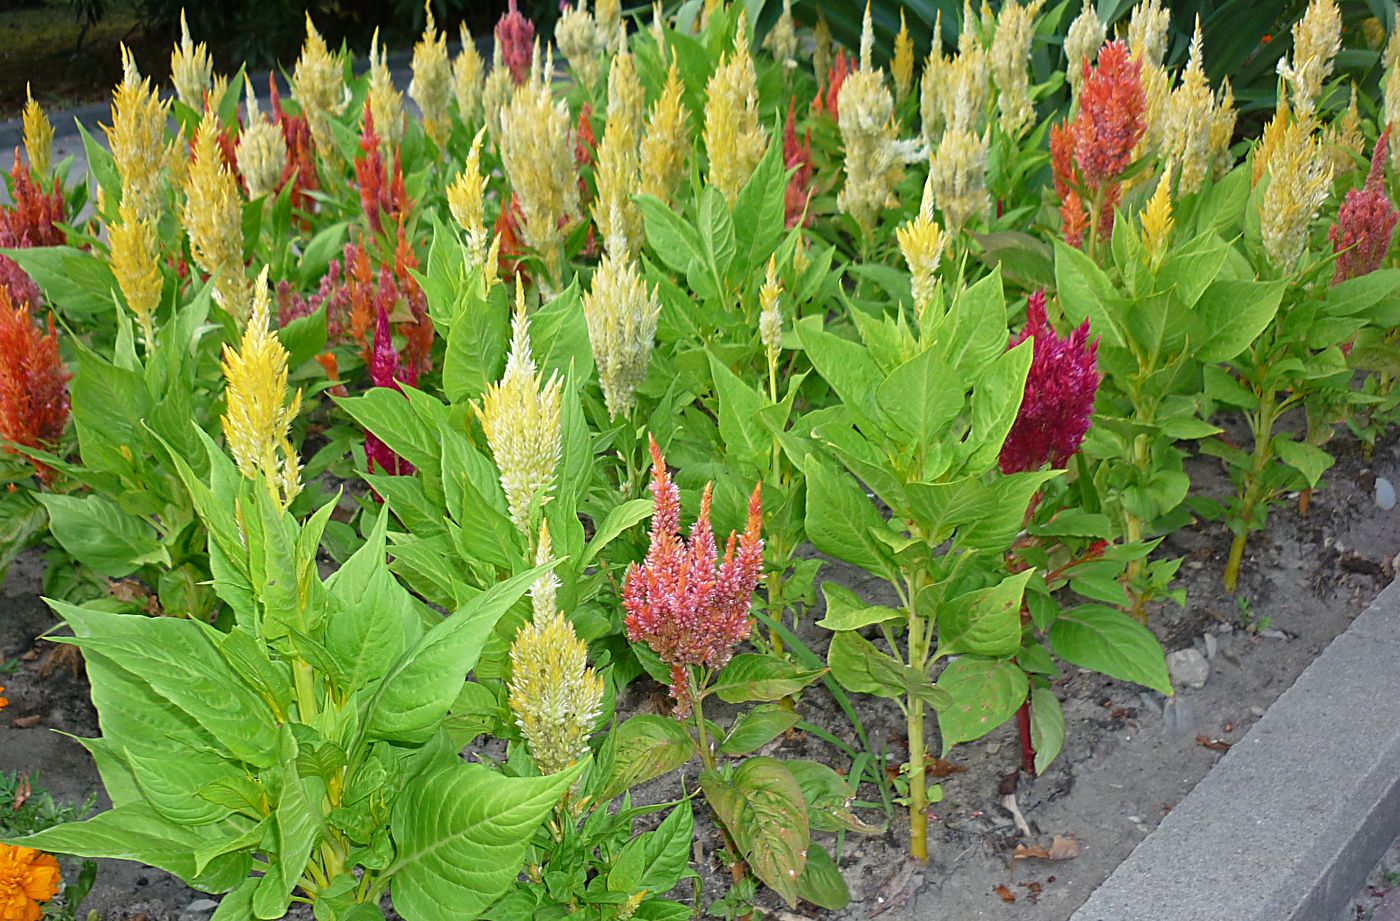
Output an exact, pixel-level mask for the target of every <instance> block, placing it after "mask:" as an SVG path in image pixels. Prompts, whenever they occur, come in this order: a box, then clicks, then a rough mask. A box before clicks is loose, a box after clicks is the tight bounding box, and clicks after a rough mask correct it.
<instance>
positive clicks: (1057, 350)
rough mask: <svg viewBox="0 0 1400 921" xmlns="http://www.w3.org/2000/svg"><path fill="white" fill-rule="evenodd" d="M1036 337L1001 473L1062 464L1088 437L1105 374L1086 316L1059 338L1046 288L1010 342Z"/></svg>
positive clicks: (1030, 304) (1030, 302)
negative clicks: (1051, 319) (1047, 305)
mask: <svg viewBox="0 0 1400 921" xmlns="http://www.w3.org/2000/svg"><path fill="white" fill-rule="evenodd" d="M1031 338H1033V339H1034V340H1035V344H1034V345H1033V346H1032V348H1033V349H1034V350H1035V351H1034V354H1033V356H1032V358H1031V368H1030V372H1029V373H1028V374H1027V375H1026V390H1025V395H1024V396H1023V397H1022V398H1021V408H1020V410H1019V411H1018V412H1017V413H1016V421H1015V422H1014V423H1012V425H1011V431H1010V432H1009V433H1008V434H1007V436H1006V441H1005V443H1003V445H1002V449H1001V455H1000V456H999V457H998V459H997V460H998V463H999V465H1000V467H1001V471H1002V473H1020V472H1023V471H1028V470H1039V469H1040V468H1041V467H1042V466H1044V465H1045V464H1050V465H1052V466H1055V467H1061V466H1063V465H1064V464H1065V463H1066V462H1067V461H1068V460H1069V459H1070V458H1071V457H1073V456H1074V453H1075V452H1076V451H1078V450H1079V446H1080V444H1081V443H1082V442H1083V441H1084V435H1085V433H1087V432H1088V431H1089V421H1090V417H1091V416H1092V415H1093V413H1094V397H1095V396H1096V395H1097V394H1098V390H1099V382H1100V380H1101V379H1102V378H1101V377H1100V375H1099V372H1098V368H1097V358H1096V353H1097V352H1098V348H1099V342H1098V339H1095V340H1094V341H1093V342H1090V341H1089V321H1088V320H1085V321H1084V322H1083V323H1082V324H1080V325H1079V326H1078V327H1077V328H1075V329H1074V331H1073V332H1071V333H1070V334H1069V335H1068V336H1066V337H1065V338H1063V339H1061V338H1060V337H1059V336H1057V335H1056V334H1055V330H1054V329H1053V328H1052V327H1051V326H1050V324H1049V322H1048V321H1047V320H1046V317H1045V292H1044V291H1037V292H1035V293H1034V294H1032V295H1031V296H1030V298H1029V300H1028V301H1027V302H1026V325H1025V327H1024V328H1023V329H1022V330H1021V332H1020V333H1019V334H1018V335H1016V336H1012V337H1011V341H1010V342H1009V343H1008V344H1007V348H1008V349H1011V348H1015V347H1016V346H1017V345H1020V344H1021V343H1022V342H1025V341H1026V340H1027V339H1031Z"/></svg>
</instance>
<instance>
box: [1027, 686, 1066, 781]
mask: <svg viewBox="0 0 1400 921" xmlns="http://www.w3.org/2000/svg"><path fill="white" fill-rule="evenodd" d="M1064 745H1065V712H1064V710H1063V709H1061V708H1060V699H1059V698H1058V697H1056V696H1055V692H1054V691H1052V690H1050V689H1049V688H1032V689H1031V747H1032V748H1034V749H1035V772H1036V773H1037V774H1043V773H1045V769H1046V768H1047V767H1049V766H1050V762H1052V761H1054V760H1055V758H1056V756H1058V755H1059V754H1060V749H1062V748H1064Z"/></svg>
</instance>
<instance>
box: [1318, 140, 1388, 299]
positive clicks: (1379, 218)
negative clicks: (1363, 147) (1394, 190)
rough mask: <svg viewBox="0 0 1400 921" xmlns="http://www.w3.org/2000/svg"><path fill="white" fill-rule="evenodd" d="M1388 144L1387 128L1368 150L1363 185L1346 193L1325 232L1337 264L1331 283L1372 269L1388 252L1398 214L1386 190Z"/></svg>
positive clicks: (1366, 272)
mask: <svg viewBox="0 0 1400 921" xmlns="http://www.w3.org/2000/svg"><path fill="white" fill-rule="evenodd" d="M1389 147H1390V128H1388V127H1387V128H1386V129H1385V130H1384V131H1382V132H1381V136H1380V137H1378V138H1376V149H1375V150H1374V151H1372V153H1371V170H1370V172H1369V173H1367V174H1366V184H1365V185H1363V186H1362V187H1361V188H1359V189H1352V190H1350V191H1349V192H1347V197H1346V199H1345V200H1343V201H1342V206H1341V208H1339V209H1338V210H1337V223H1335V224H1333V225H1332V227H1331V229H1330V230H1329V231H1328V232H1327V236H1328V239H1330V240H1331V241H1332V251H1333V252H1334V253H1336V254H1337V265H1336V268H1335V269H1334V271H1333V274H1332V284H1334V285H1335V284H1338V283H1340V282H1344V281H1346V280H1347V279H1348V278H1356V277H1357V276H1359V275H1366V274H1368V273H1370V272H1374V271H1375V270H1376V269H1378V268H1380V267H1381V264H1382V263H1383V262H1385V257H1386V256H1387V255H1388V254H1389V253H1390V241H1391V237H1392V236H1394V234H1395V222H1396V218H1397V213H1396V210H1395V203H1394V202H1392V201H1391V200H1390V196H1389V195H1387V194H1386V192H1385V161H1386V155H1387V153H1388V151H1389Z"/></svg>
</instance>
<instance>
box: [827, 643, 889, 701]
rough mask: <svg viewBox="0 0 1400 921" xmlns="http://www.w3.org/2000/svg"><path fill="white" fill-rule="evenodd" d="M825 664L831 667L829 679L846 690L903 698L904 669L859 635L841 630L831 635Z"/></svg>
mask: <svg viewBox="0 0 1400 921" xmlns="http://www.w3.org/2000/svg"><path fill="white" fill-rule="evenodd" d="M826 664H827V665H828V666H830V667H831V677H833V678H835V679H836V681H837V683H838V684H840V685H841V687H843V688H845V689H846V690H848V691H853V692H855V693H857V694H873V695H875V696H876V697H888V698H892V699H895V700H898V699H899V698H900V697H903V696H904V693H905V679H904V669H905V668H906V666H905V665H904V664H903V663H902V662H899V661H897V660H895V659H894V658H892V657H890V656H887V655H885V654H884V653H883V652H881V651H880V650H878V649H876V648H875V646H874V645H873V644H871V642H870V641H869V640H867V639H865V638H864V637H862V636H861V635H860V634H859V633H856V632H854V631H850V630H843V631H842V632H840V633H838V634H836V635H835V636H833V637H832V638H831V646H830V647H829V648H828V649H827V654H826Z"/></svg>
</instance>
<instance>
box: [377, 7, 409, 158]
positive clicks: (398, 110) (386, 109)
mask: <svg viewBox="0 0 1400 921" xmlns="http://www.w3.org/2000/svg"><path fill="white" fill-rule="evenodd" d="M403 112H404V110H403V94H402V93H400V92H399V88H398V87H396V86H394V76H393V74H391V73H390V72H389V58H388V52H387V51H386V49H385V48H384V46H383V45H381V44H379V30H378V29H375V30H374V35H373V36H372V37H371V38H370V40H369V114H370V117H371V118H373V119H374V133H375V134H377V135H379V146H380V149H381V152H382V153H383V154H384V156H385V157H387V158H389V159H391V160H392V159H393V156H394V151H396V150H398V148H399V144H400V143H401V142H402V141H403V124H404V114H403Z"/></svg>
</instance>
